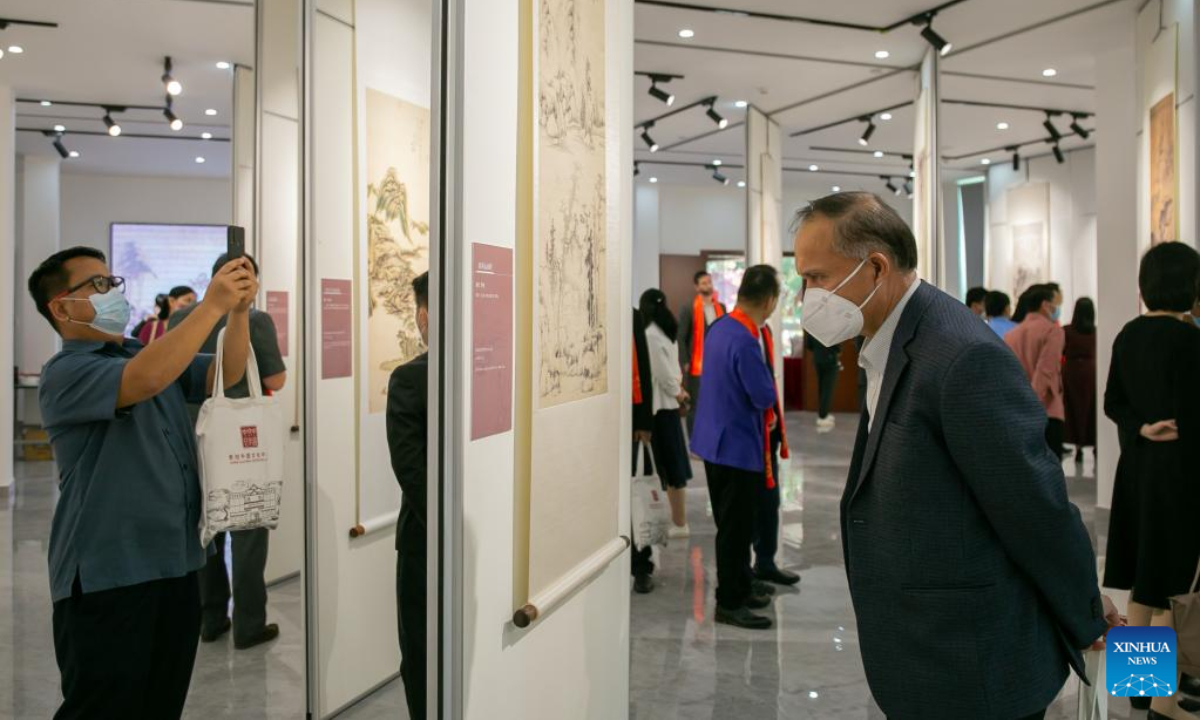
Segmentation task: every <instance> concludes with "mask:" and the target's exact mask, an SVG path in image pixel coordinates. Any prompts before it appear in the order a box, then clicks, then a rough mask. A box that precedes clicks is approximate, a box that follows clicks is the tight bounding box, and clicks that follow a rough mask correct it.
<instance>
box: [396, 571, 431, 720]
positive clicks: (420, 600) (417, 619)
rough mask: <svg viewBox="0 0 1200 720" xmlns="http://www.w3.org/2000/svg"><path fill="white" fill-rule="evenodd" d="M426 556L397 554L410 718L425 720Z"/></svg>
mask: <svg viewBox="0 0 1200 720" xmlns="http://www.w3.org/2000/svg"><path fill="white" fill-rule="evenodd" d="M425 566H426V562H425V556H424V555H416V554H410V553H396V627H397V629H398V630H399V631H400V632H399V634H400V677H401V678H402V679H403V680H404V698H405V700H406V701H407V702H408V716H409V717H410V718H412V720H425V606H426V602H425V587H426V577H425Z"/></svg>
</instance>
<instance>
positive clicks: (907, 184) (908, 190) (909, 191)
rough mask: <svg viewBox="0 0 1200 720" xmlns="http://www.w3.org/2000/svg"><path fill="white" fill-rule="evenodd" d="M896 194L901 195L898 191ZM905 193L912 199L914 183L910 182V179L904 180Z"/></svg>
mask: <svg viewBox="0 0 1200 720" xmlns="http://www.w3.org/2000/svg"><path fill="white" fill-rule="evenodd" d="M896 194H897V195H899V194H900V193H896ZM904 194H905V195H907V196H908V199H909V200H911V199H912V183H911V182H909V181H908V180H905V181H904Z"/></svg>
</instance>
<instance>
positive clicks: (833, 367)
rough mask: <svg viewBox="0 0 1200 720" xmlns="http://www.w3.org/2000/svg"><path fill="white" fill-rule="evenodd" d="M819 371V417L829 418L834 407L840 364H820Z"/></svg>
mask: <svg viewBox="0 0 1200 720" xmlns="http://www.w3.org/2000/svg"><path fill="white" fill-rule="evenodd" d="M816 370H817V417H821V418H826V417H829V409H830V408H832V407H833V391H834V389H836V388H837V379H838V364H837V362H836V361H835V362H833V363H818V364H817V366H816Z"/></svg>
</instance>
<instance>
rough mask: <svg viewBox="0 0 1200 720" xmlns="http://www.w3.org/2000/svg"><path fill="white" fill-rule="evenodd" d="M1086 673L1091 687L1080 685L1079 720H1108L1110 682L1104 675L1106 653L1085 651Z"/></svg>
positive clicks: (1081, 683)
mask: <svg viewBox="0 0 1200 720" xmlns="http://www.w3.org/2000/svg"><path fill="white" fill-rule="evenodd" d="M1083 661H1084V671H1085V673H1086V674H1087V679H1088V682H1090V683H1091V684H1092V686H1091V687H1088V686H1087V685H1084V684H1083V682H1082V681H1081V682H1080V683H1079V714H1078V717H1079V720H1108V693H1109V690H1108V687H1107V685H1108V682H1107V680H1108V679H1107V678H1106V677H1105V674H1104V663H1105V651H1104V650H1085V651H1084V653H1083Z"/></svg>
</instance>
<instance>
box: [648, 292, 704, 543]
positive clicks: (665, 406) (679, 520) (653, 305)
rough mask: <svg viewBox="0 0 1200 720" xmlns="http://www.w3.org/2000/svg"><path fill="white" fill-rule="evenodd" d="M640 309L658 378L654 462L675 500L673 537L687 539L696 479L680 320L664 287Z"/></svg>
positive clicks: (673, 507) (651, 293) (670, 496)
mask: <svg viewBox="0 0 1200 720" xmlns="http://www.w3.org/2000/svg"><path fill="white" fill-rule="evenodd" d="M638 310H639V311H640V312H641V314H642V318H643V319H644V320H645V322H646V346H647V348H648V351H649V354H650V371H651V372H650V374H651V375H652V376H653V378H654V430H653V432H652V433H651V436H650V437H651V441H650V445H651V447H652V448H653V450H654V465H655V467H656V469H657V470H658V477H659V479H661V480H662V483H663V487H665V488H666V490H667V499H668V500H669V501H670V503H671V519H672V521H673V522H674V527H672V528H671V531H670V537H673V538H684V537H688V535H689V534H690V530H689V528H688V524H687V495H686V494H685V490H686V488H687V484H688V480H691V479H692V463H691V460H690V459H689V458H688V447H687V440H686V439H685V438H684V435H683V421H682V419H681V418H680V416H679V407H680V404H682V403H686V402H687V400H688V393H687V391H686V390H684V389H683V371H682V370H681V368H680V365H679V348H678V346H677V345H676V344H675V339H676V335H677V334H678V331H679V323H678V322H677V321H676V320H675V316H674V315H673V314H672V313H671V310H670V309H669V308H668V307H667V296H666V295H664V294H663V292H662V290H657V289H650V290H647V291H646V292H644V293H642V297H641V301H640V302H639V303H638Z"/></svg>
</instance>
